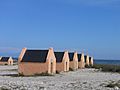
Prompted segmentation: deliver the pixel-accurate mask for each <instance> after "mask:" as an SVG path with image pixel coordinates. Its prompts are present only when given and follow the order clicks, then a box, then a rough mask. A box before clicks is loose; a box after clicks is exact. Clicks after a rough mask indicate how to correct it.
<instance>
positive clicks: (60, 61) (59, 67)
mask: <svg viewBox="0 0 120 90" xmlns="http://www.w3.org/2000/svg"><path fill="white" fill-rule="evenodd" d="M55 57H56V71H57V72H62V71H64V72H67V71H69V55H68V51H65V52H55Z"/></svg>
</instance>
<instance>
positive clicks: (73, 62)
mask: <svg viewBox="0 0 120 90" xmlns="http://www.w3.org/2000/svg"><path fill="white" fill-rule="evenodd" d="M69 59H70V63H69V66H70V69H72V70H77V69H78V56H77V52H75V53H69Z"/></svg>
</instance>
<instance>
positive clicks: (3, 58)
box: [0, 57, 10, 62]
mask: <svg viewBox="0 0 120 90" xmlns="http://www.w3.org/2000/svg"><path fill="white" fill-rule="evenodd" d="M9 58H10V57H2V58H1V60H0V62H7V61H8V60H9Z"/></svg>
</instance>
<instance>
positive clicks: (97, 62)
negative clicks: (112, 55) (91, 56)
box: [94, 60, 120, 65]
mask: <svg viewBox="0 0 120 90" xmlns="http://www.w3.org/2000/svg"><path fill="white" fill-rule="evenodd" d="M94 63H95V64H111V65H120V60H94Z"/></svg>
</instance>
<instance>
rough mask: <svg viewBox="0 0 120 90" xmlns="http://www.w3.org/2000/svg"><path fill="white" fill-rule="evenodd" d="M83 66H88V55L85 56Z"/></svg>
mask: <svg viewBox="0 0 120 90" xmlns="http://www.w3.org/2000/svg"><path fill="white" fill-rule="evenodd" d="M85 65H86V66H89V65H90V63H89V55H85Z"/></svg>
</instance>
